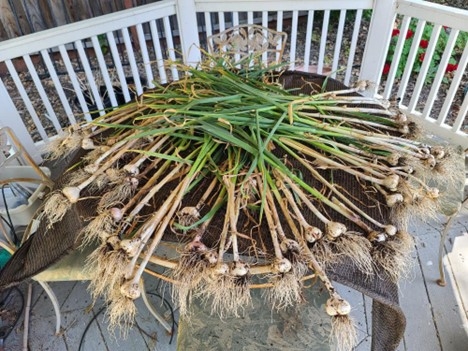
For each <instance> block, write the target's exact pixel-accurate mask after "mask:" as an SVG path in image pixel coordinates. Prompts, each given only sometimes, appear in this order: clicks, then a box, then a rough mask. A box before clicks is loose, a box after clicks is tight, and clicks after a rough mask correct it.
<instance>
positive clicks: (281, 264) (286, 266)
mask: <svg viewBox="0 0 468 351" xmlns="http://www.w3.org/2000/svg"><path fill="white" fill-rule="evenodd" d="M272 267H273V271H274V272H276V273H287V272H289V271H290V270H291V268H292V264H291V262H290V261H289V260H288V259H287V258H282V259H279V260H275V262H273V264H272Z"/></svg>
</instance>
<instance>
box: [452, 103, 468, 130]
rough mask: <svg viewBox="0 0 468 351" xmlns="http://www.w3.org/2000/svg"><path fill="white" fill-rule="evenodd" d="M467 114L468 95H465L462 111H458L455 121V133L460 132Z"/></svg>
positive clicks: (453, 128)
mask: <svg viewBox="0 0 468 351" xmlns="http://www.w3.org/2000/svg"><path fill="white" fill-rule="evenodd" d="M467 113H468V94H466V95H465V98H464V99H463V103H462V105H461V106H460V111H458V116H457V119H456V120H455V123H453V127H452V130H453V131H454V132H455V133H456V132H458V131H460V128H461V126H462V124H463V121H464V120H465V119H466V116H467Z"/></svg>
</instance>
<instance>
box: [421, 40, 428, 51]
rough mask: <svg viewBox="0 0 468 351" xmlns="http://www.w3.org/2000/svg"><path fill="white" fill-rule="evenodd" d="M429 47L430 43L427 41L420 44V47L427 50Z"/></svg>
mask: <svg viewBox="0 0 468 351" xmlns="http://www.w3.org/2000/svg"><path fill="white" fill-rule="evenodd" d="M428 45H429V42H428V41H427V40H424V39H422V40H421V41H420V42H419V47H421V48H423V49H425V48H427V46H428Z"/></svg>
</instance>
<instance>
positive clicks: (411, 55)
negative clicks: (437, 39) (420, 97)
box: [397, 20, 426, 101]
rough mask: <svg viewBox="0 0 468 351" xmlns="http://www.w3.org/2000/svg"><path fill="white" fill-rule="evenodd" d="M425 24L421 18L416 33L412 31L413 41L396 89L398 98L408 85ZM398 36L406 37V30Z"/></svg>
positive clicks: (403, 93) (401, 96) (403, 94)
mask: <svg viewBox="0 0 468 351" xmlns="http://www.w3.org/2000/svg"><path fill="white" fill-rule="evenodd" d="M425 25H426V21H423V20H419V21H418V25H417V27H416V33H414V39H413V43H412V44H411V49H410V52H409V54H408V59H407V60H406V62H405V71H404V73H403V76H402V78H401V81H400V87H399V89H398V94H397V97H398V98H403V97H404V96H405V93H406V87H407V86H408V82H409V79H410V77H411V72H412V70H413V62H414V60H415V59H416V54H417V52H418V47H419V42H420V41H421V37H422V34H423V30H424V26H425ZM400 36H402V37H406V32H404V33H400ZM401 101H402V100H401Z"/></svg>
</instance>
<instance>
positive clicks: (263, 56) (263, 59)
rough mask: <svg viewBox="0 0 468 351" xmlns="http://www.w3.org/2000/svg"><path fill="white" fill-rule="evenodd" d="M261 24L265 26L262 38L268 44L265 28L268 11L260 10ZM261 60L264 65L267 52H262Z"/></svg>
mask: <svg viewBox="0 0 468 351" xmlns="http://www.w3.org/2000/svg"><path fill="white" fill-rule="evenodd" d="M262 26H263V27H265V29H264V30H263V37H264V40H266V41H267V45H268V46H269V44H268V34H267V33H268V31H267V29H266V28H268V11H262ZM262 62H263V64H264V65H266V64H268V52H267V51H265V52H263V53H262Z"/></svg>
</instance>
